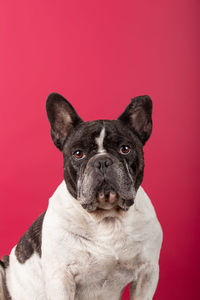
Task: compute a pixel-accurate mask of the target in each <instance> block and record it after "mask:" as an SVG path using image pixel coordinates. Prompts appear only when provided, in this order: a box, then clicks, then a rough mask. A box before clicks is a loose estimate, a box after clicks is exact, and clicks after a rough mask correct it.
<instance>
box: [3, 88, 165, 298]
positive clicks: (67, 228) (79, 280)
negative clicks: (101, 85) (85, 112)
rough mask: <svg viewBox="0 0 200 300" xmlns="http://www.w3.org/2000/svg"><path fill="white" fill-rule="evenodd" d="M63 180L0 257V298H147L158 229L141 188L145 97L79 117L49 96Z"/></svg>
mask: <svg viewBox="0 0 200 300" xmlns="http://www.w3.org/2000/svg"><path fill="white" fill-rule="evenodd" d="M46 110H47V116H48V120H49V122H50V125H51V137H52V140H53V142H54V144H55V145H56V147H57V148H58V149H59V150H60V151H62V154H63V158H64V164H63V170H64V180H63V182H62V183H61V184H60V185H59V186H58V188H57V190H56V191H55V193H54V194H53V196H52V197H51V198H50V199H49V205H48V208H47V210H46V212H44V213H42V214H41V215H40V216H39V218H38V219H36V221H35V222H34V223H33V224H32V225H31V226H30V228H29V229H28V230H27V231H26V233H25V234H24V235H23V236H22V238H21V239H20V240H19V242H18V244H17V245H16V246H15V247H14V248H13V249H12V251H11V253H10V255H9V256H6V255H5V256H3V258H2V260H1V262H0V300H8V299H12V300H119V299H121V296H122V293H123V290H124V288H125V287H126V286H127V284H129V290H130V299H131V300H151V299H153V295H154V293H155V290H156V287H157V283H158V278H159V255H160V249H161V244H162V229H161V226H160V223H159V221H158V219H157V216H156V213H155V210H154V208H153V205H152V203H151V201H150V199H149V197H148V196H147V194H146V193H145V191H144V190H143V188H142V187H141V183H142V179H143V172H144V155H143V146H144V144H145V143H146V141H147V140H148V138H149V137H150V135H151V131H152V101H151V99H150V97H149V96H139V97H135V98H133V99H132V100H131V103H130V104H129V105H128V106H127V108H126V109H125V111H124V112H123V113H122V114H121V115H120V116H119V118H118V119H116V120H97V121H92V122H83V121H82V119H81V118H80V117H79V116H78V114H77V113H76V111H75V109H74V108H73V107H72V105H71V104H70V103H69V102H68V101H67V100H66V99H65V98H64V97H62V96H61V95H59V94H57V93H52V94H50V95H49V97H48V98H47V102H46Z"/></svg>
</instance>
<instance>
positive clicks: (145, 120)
mask: <svg viewBox="0 0 200 300" xmlns="http://www.w3.org/2000/svg"><path fill="white" fill-rule="evenodd" d="M118 120H120V121H122V122H123V123H124V124H125V125H127V126H128V127H129V128H131V129H132V130H133V131H134V132H135V133H136V134H137V135H138V137H139V138H140V140H141V141H142V143H143V145H144V144H145V143H146V141H147V140H148V138H149V137H150V135H151V131H152V100H151V98H150V97H149V96H147V95H145V96H139V97H135V98H133V99H131V103H130V104H129V105H128V106H127V108H126V109H125V111H124V112H123V113H122V114H121V115H120V116H119V118H118Z"/></svg>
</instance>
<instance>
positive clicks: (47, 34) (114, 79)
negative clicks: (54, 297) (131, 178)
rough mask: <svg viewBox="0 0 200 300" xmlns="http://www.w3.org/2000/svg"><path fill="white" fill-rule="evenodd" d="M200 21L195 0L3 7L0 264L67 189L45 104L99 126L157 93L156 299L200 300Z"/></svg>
mask: <svg viewBox="0 0 200 300" xmlns="http://www.w3.org/2000/svg"><path fill="white" fill-rule="evenodd" d="M199 13H200V2H199V1H197V0H196V1H195V0H188V1H186V0H180V1H179V0H173V1H172V0H168V1H160V0H154V1H153V0H152V1H150V0H146V1H145V0H140V1H107V0H105V1H92V0H91V1H61V0H59V1H55V0H54V1H50V0H48V1H45V0H43V1H42V0H40V1H38V0H35V1H31V2H29V1H25V0H24V1H20V0H19V1H10V0H7V1H1V3H0V97H1V110H0V131H1V132H0V142H1V156H0V166H1V172H0V182H1V189H0V193H1V196H0V255H2V254H5V253H9V252H10V249H11V247H13V246H14V245H15V244H16V243H17V241H18V239H19V238H20V236H21V235H22V234H23V233H24V231H25V230H26V229H27V228H28V227H29V225H30V224H31V223H32V222H33V220H34V219H35V218H36V217H37V216H38V215H39V214H40V213H41V212H42V211H44V210H45V209H46V207H47V204H48V198H49V197H50V196H51V194H52V193H53V192H54V190H55V188H56V187H57V185H58V184H59V183H60V182H61V180H62V155H61V153H59V151H58V150H57V149H56V148H55V147H54V145H53V143H52V141H51V139H50V134H49V132H50V127H49V124H48V121H47V117H46V112H45V100H46V98H47V95H48V94H49V93H50V92H52V91H57V92H59V93H61V94H63V95H64V96H65V97H66V98H67V99H68V100H69V101H71V102H72V104H73V105H74V107H75V108H76V109H77V111H78V112H79V114H80V116H81V117H82V118H83V119H85V120H92V119H96V118H116V117H117V116H118V115H119V114H120V113H121V112H122V111H123V110H124V108H125V106H126V105H127V104H128V103H129V101H130V98H131V97H134V96H136V95H141V94H149V95H150V96H151V97H152V99H153V103H154V114H153V120H154V128H153V134H152V137H151V139H150V141H149V142H148V143H147V145H146V146H145V157H146V168H145V177H144V182H143V187H144V188H145V190H146V191H147V193H148V194H149V196H150V197H151V199H152V202H153V204H154V206H155V208H156V211H157V214H158V217H159V220H160V222H161V224H162V227H163V231H164V243H163V247H162V251H161V258H160V267H161V271H160V281H159V285H158V289H157V292H156V295H155V297H154V299H162V300H165V299H170V300H175V299H193V300H194V299H200V291H199V271H198V269H199V255H198V254H199V251H200V241H199V233H200V230H199V229H200V228H199V222H198V217H199V208H200V205H199V167H200V160H199V150H200V149H199V148H200V147H199V145H200V143H199V140H198V139H199V122H198V119H199V110H200V102H199V94H198V89H199V88H198V82H197V80H198V79H199V78H198V75H197V73H198V72H199V68H200V64H199V53H200V45H199V41H198V39H199V35H200V26H199ZM123 299H128V292H127V291H126V292H125V295H124V298H123Z"/></svg>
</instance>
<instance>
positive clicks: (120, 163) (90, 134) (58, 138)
mask: <svg viewBox="0 0 200 300" xmlns="http://www.w3.org/2000/svg"><path fill="white" fill-rule="evenodd" d="M46 109H47V116H48V119H49V122H50V125H51V136H52V139H53V142H54V144H55V145H56V146H57V147H58V148H59V149H60V150H61V151H62V153H63V158H64V179H65V182H66V185H67V188H68V190H69V192H70V193H71V195H72V196H73V197H74V198H76V199H77V200H78V201H80V204H81V205H82V206H83V208H85V209H86V210H87V211H88V212H93V211H96V210H98V209H102V210H110V209H112V208H114V207H117V208H120V209H122V210H128V208H129V207H130V206H131V205H133V203H134V198H135V196H136V192H137V189H138V187H139V186H140V184H141V182H142V179H143V171H144V157H143V146H144V144H145V142H146V141H147V140H148V138H149V136H150V134H151V131H152V118H151V115H152V101H151V99H150V97H149V96H140V97H136V98H134V99H132V100H131V103H130V104H129V105H128V106H127V108H126V109H125V111H124V112H123V113H122V114H121V115H120V116H119V118H118V119H117V120H97V121H92V122H83V121H82V119H81V118H80V117H79V116H78V114H77V113H76V111H75V110H74V108H73V107H72V105H71V104H70V103H69V102H68V101H67V100H66V99H65V98H63V97H62V96H61V95H59V94H57V93H52V94H50V95H49V97H48V99H47V102H46Z"/></svg>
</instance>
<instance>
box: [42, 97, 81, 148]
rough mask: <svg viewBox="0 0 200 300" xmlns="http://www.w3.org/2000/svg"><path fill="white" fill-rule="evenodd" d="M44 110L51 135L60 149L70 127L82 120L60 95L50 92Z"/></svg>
mask: <svg viewBox="0 0 200 300" xmlns="http://www.w3.org/2000/svg"><path fill="white" fill-rule="evenodd" d="M46 111H47V116H48V119H49V123H50V125H51V137H52V140H53V142H54V144H55V145H56V147H58V149H60V150H61V151H62V149H63V145H64V142H65V140H66V138H67V136H68V135H69V133H70V131H71V129H72V128H74V127H75V126H77V125H78V124H79V123H81V122H82V120H81V118H80V117H79V116H78V114H77V113H76V111H75V109H74V108H73V106H72V105H71V104H70V103H69V102H68V101H67V100H66V99H65V98H64V97H63V96H61V95H59V94H57V93H52V94H50V95H49V96H48V98H47V101H46Z"/></svg>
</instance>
